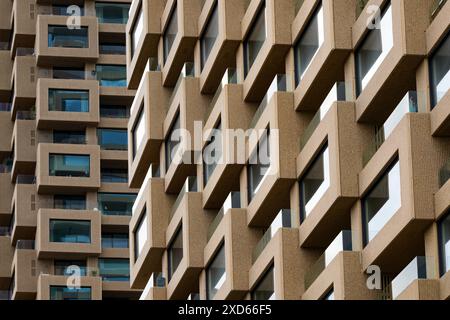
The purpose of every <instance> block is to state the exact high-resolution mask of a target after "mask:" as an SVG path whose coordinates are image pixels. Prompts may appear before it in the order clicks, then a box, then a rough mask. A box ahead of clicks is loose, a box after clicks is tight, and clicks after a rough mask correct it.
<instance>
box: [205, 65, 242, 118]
mask: <svg viewBox="0 0 450 320" xmlns="http://www.w3.org/2000/svg"><path fill="white" fill-rule="evenodd" d="M227 84H237V72H236V69H235V68H228V69H227V70H225V73H224V75H223V77H222V81H221V82H220V84H219V87H218V88H217V90H216V93H215V94H214V96H213V98H212V100H211V103H210V105H209V108H208V110H207V111H206V112H205V117H204V119H203V120H204V122H206V121H207V120H208V118H209V115H210V114H211V111H212V110H213V109H214V106H215V105H216V103H217V100H218V99H219V97H220V94H221V93H222V91H223V88H224V87H225V86H226V85H227Z"/></svg>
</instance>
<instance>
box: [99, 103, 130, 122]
mask: <svg viewBox="0 0 450 320" xmlns="http://www.w3.org/2000/svg"><path fill="white" fill-rule="evenodd" d="M129 116H130V112H129V109H128V108H127V106H121V105H106V104H100V117H102V118H120V119H126V118H128V117H129Z"/></svg>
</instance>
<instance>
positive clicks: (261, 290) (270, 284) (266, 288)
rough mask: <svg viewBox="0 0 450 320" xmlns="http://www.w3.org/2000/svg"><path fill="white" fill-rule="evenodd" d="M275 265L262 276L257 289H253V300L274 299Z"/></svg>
mask: <svg viewBox="0 0 450 320" xmlns="http://www.w3.org/2000/svg"><path fill="white" fill-rule="evenodd" d="M273 269H274V267H273V265H272V266H271V267H270V268H269V270H268V271H267V272H266V274H265V275H264V276H263V277H262V279H261V280H260V281H259V283H258V284H257V285H256V287H255V289H254V290H253V291H252V294H251V296H252V300H274V299H275V289H274V278H273Z"/></svg>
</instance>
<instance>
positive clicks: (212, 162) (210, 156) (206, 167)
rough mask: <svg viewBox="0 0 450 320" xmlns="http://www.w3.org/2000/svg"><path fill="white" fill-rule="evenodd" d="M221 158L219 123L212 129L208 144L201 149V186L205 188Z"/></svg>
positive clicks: (220, 127)
mask: <svg viewBox="0 0 450 320" xmlns="http://www.w3.org/2000/svg"><path fill="white" fill-rule="evenodd" d="M221 157H222V124H221V122H220V120H219V123H218V124H217V125H216V127H215V128H214V129H213V131H212V133H211V136H210V138H209V141H208V143H207V144H206V146H205V148H204V149H203V184H204V185H205V186H206V184H207V183H208V180H209V178H210V177H211V175H212V173H213V172H214V169H216V166H217V163H219V161H220V159H221Z"/></svg>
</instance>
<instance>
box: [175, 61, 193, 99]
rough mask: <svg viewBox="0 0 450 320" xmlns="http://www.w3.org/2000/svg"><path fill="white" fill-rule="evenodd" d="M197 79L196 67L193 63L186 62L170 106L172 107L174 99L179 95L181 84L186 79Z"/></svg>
mask: <svg viewBox="0 0 450 320" xmlns="http://www.w3.org/2000/svg"><path fill="white" fill-rule="evenodd" d="M193 77H195V65H194V63H193V62H186V63H185V64H184V66H183V69H181V72H180V76H179V77H178V80H177V83H176V84H175V88H174V89H173V91H172V95H171V97H170V100H169V106H170V105H172V102H173V99H175V96H176V95H177V91H178V88H179V87H180V85H181V82H182V80H183V79H185V78H193Z"/></svg>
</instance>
